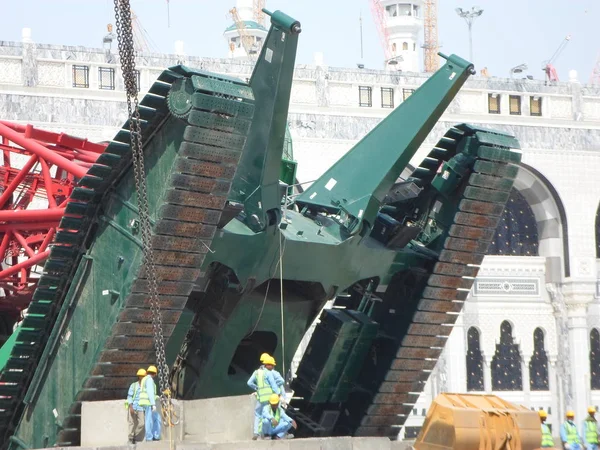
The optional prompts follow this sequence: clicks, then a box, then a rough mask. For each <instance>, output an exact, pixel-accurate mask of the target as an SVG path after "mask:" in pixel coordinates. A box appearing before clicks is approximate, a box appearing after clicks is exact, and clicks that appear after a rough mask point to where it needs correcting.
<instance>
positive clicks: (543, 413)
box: [538, 409, 548, 417]
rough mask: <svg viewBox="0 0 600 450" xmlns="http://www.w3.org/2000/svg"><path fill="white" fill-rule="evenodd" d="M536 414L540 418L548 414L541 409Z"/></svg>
mask: <svg viewBox="0 0 600 450" xmlns="http://www.w3.org/2000/svg"><path fill="white" fill-rule="evenodd" d="M538 414H539V415H540V417H548V413H547V412H546V411H544V410H543V409H540V410H539V411H538Z"/></svg>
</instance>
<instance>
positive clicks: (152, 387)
mask: <svg viewBox="0 0 600 450" xmlns="http://www.w3.org/2000/svg"><path fill="white" fill-rule="evenodd" d="M144 383H145V387H146V392H147V393H148V398H149V400H150V406H146V408H145V410H144V422H145V425H146V440H147V441H152V440H153V439H160V414H159V412H158V409H157V410H156V411H152V408H153V407H156V384H155V383H154V378H152V377H151V376H149V375H148V376H146V378H145V379H144ZM157 418H158V420H156V419H157ZM157 423H158V425H157Z"/></svg>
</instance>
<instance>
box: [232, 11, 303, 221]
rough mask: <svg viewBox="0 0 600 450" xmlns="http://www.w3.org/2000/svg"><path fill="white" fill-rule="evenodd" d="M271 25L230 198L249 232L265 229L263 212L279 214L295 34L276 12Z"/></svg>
mask: <svg viewBox="0 0 600 450" xmlns="http://www.w3.org/2000/svg"><path fill="white" fill-rule="evenodd" d="M269 14H271V13H269ZM271 22H272V27H271V29H270V31H269V34H268V35H267V38H266V40H265V43H264V45H263V48H262V51H261V53H260V56H259V59H258V63H257V64H256V66H255V67H254V71H253V73H252V76H251V78H250V86H251V87H252V91H253V92H254V96H255V98H256V104H255V108H256V115H257V117H260V118H261V120H255V121H254V122H253V123H252V126H251V127H250V135H249V137H248V142H247V144H246V147H245V148H244V153H243V154H242V158H241V160H240V165H239V168H238V171H237V174H236V177H235V179H234V183H233V187H232V193H231V194H230V199H231V200H233V201H236V202H239V203H242V204H243V205H244V213H245V216H246V220H245V223H246V224H247V225H248V226H250V227H251V228H252V230H254V231H261V230H264V229H265V227H266V226H267V224H268V223H269V221H270V220H271V219H270V218H269V217H268V216H267V215H268V214H276V215H280V213H279V208H280V205H281V195H280V194H281V192H280V188H279V179H280V175H281V171H282V169H281V165H282V162H281V160H282V153H283V148H284V138H285V133H286V128H287V114H288V108H289V103H290V93H291V87H292V78H293V74H294V62H295V60H296V48H297V46H298V35H299V33H300V31H301V28H300V24H299V22H298V21H296V20H294V19H292V18H291V17H289V16H287V15H286V14H283V13H281V12H280V11H276V12H275V13H272V15H271ZM286 172H287V171H286ZM284 175H285V174H284ZM290 184H291V183H290Z"/></svg>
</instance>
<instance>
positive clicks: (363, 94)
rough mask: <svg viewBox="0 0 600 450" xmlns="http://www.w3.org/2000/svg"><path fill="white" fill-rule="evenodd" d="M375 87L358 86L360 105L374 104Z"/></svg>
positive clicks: (369, 105)
mask: <svg viewBox="0 0 600 450" xmlns="http://www.w3.org/2000/svg"><path fill="white" fill-rule="evenodd" d="M372 93H373V89H372V88H371V87H370V86H359V87H358V105H359V106H368V107H371V106H373V99H372Z"/></svg>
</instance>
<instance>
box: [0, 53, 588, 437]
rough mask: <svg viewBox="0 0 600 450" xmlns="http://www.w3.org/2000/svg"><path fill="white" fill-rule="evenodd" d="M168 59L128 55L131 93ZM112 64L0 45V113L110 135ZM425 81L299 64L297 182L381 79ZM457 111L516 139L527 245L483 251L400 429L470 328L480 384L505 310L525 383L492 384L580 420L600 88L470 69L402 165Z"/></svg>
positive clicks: (358, 134) (362, 117) (433, 388)
mask: <svg viewBox="0 0 600 450" xmlns="http://www.w3.org/2000/svg"><path fill="white" fill-rule="evenodd" d="M180 59H181V58H179V57H177V56H176V55H157V54H148V55H141V56H140V57H138V61H137V63H138V69H139V70H140V84H141V90H142V91H145V90H146V89H148V87H149V86H150V84H151V83H152V82H153V80H154V79H155V78H156V77H157V76H158V74H159V73H160V71H161V70H162V68H164V67H169V66H171V65H174V64H177V62H178V61H179V60H180ZM117 62H118V58H117V57H116V56H115V55H114V54H111V53H107V52H105V51H104V50H99V49H86V48H80V47H61V46H49V45H36V44H22V43H13V42H0V119H3V120H11V121H18V122H22V123H32V124H34V125H35V126H39V127H42V128H46V129H49V130H60V131H64V132H67V133H70V134H74V135H78V136H83V137H87V138H89V139H90V140H106V139H110V138H111V137H112V136H113V135H114V133H115V131H116V130H117V128H118V127H119V126H120V125H121V124H122V123H123V122H124V121H125V118H126V108H125V104H124V93H123V82H122V79H121V77H120V75H119V72H120V69H119V67H118V65H117ZM186 64H187V65H189V66H191V67H195V68H201V69H205V70H209V71H213V72H217V73H221V74H227V75H232V76H237V77H239V78H242V79H246V78H248V77H249V75H250V73H251V69H252V66H251V63H250V62H248V61H243V60H237V59H231V60H224V59H208V58H197V57H192V56H189V57H186ZM73 65H81V66H87V67H88V71H89V80H88V82H89V87H87V88H78V87H73ZM100 68H107V69H114V71H115V74H116V76H115V83H114V89H99V76H98V74H99V69H100ZM426 79H427V76H426V75H425V74H411V75H406V74H403V73H401V72H386V71H375V70H368V69H340V68H330V67H326V66H322V65H319V66H311V65H298V66H297V67H296V71H295V83H294V86H293V92H292V103H291V106H290V112H289V117H288V121H289V124H290V130H291V134H292V137H293V139H294V155H295V157H296V159H297V160H298V163H299V170H298V179H299V181H300V182H303V183H306V182H310V181H312V180H314V179H315V178H317V177H319V176H320V175H321V174H322V173H323V172H324V171H325V169H326V168H328V167H329V166H330V165H331V164H332V163H333V162H335V161H336V160H337V159H338V158H339V157H341V156H342V155H343V154H344V153H345V152H347V151H348V150H349V149H350V148H351V147H352V145H353V144H354V143H356V142H357V141H358V140H359V139H361V138H362V137H363V136H364V135H365V134H366V133H367V132H369V131H370V130H371V129H372V128H373V127H374V126H375V125H377V124H378V123H379V121H380V120H381V119H383V118H384V117H385V116H386V115H387V114H388V113H389V112H390V111H391V109H390V108H384V107H382V98H383V96H382V91H381V89H382V88H385V89H391V90H392V92H393V94H392V95H393V106H394V107H395V106H398V105H399V104H401V103H402V101H403V99H404V98H405V97H406V96H408V95H410V92H411V90H413V89H416V88H418V87H419V86H420V85H421V84H422V83H423V82H425V81H426ZM360 87H363V88H369V89H370V91H369V92H370V105H365V106H362V107H361V106H359V88H360ZM386 93H389V91H386ZM494 95H495V96H496V97H493V96H494ZM497 96H500V98H499V103H498V104H499V113H498V114H496V113H490V98H497ZM510 96H518V97H519V98H520V101H519V102H520V103H519V105H520V109H519V114H516V113H515V111H512V112H513V113H512V114H511V109H510V108H511V103H510V101H509V100H510ZM540 99H541V100H540ZM388 100H389V98H388ZM536 108H537V109H536ZM534 113H535V114H538V113H539V114H540V115H534ZM461 122H469V123H473V124H475V125H479V126H483V127H490V128H496V129H499V130H502V131H506V132H510V133H513V134H514V135H515V136H517V138H518V139H519V141H520V142H521V145H522V150H523V168H522V170H521V171H520V172H519V176H518V179H517V181H516V184H515V187H516V189H518V191H519V192H520V193H521V194H522V196H523V197H524V198H525V199H526V200H527V203H528V205H529V206H530V207H531V211H532V214H533V215H534V217H535V227H536V228H537V235H538V250H537V254H538V256H488V257H486V259H485V260H484V263H483V266H482V269H481V271H480V273H479V276H478V278H477V279H476V281H475V286H474V288H473V290H472V292H471V295H470V297H469V299H468V301H467V302H466V304H465V308H464V311H463V312H462V313H461V315H460V317H459V318H458V321H457V323H456V326H455V327H454V330H453V332H452V333H451V335H450V337H449V339H448V343H447V345H446V348H445V350H444V353H443V356H442V359H441V360H440V361H439V363H438V365H437V367H436V368H435V369H434V370H433V372H432V376H431V377H430V380H429V382H428V383H427V385H426V387H425V392H424V393H423V395H422V396H421V398H420V400H419V403H418V404H417V406H416V407H415V410H414V413H413V414H412V415H411V416H410V417H409V419H408V422H407V427H406V428H405V432H406V433H407V435H411V433H414V432H415V430H416V429H418V427H419V426H420V424H421V423H422V420H423V416H424V414H425V413H426V410H427V407H428V405H429V404H430V402H431V400H432V398H434V397H435V395H437V394H438V393H439V392H442V391H445V390H448V391H455V392H464V391H466V387H467V363H466V349H467V335H468V330H469V329H470V328H471V327H475V328H476V329H477V330H478V332H479V339H480V351H481V354H482V356H483V366H484V367H483V376H484V388H485V390H486V391H488V392H489V391H491V386H492V383H491V364H492V360H493V357H494V354H495V351H496V344H498V343H499V340H500V329H501V324H502V323H503V322H505V321H506V322H508V323H509V324H510V326H511V329H512V337H513V338H514V341H513V342H514V343H515V344H517V345H518V348H519V352H520V353H519V358H520V362H519V363H520V364H522V370H521V373H522V382H523V388H522V390H519V391H501V392H499V394H500V395H501V396H502V397H504V398H506V399H507V400H509V401H515V402H517V403H521V404H524V405H526V406H528V407H531V408H534V409H538V408H543V409H545V410H547V411H549V412H550V414H549V416H550V421H551V422H552V423H553V424H554V425H555V429H556V428H557V427H556V424H558V423H559V422H560V420H561V418H562V415H563V414H564V412H565V410H566V409H567V408H573V409H575V411H576V413H577V415H578V416H579V417H582V416H583V414H584V413H585V410H586V408H587V406H588V405H590V404H592V405H600V390H592V389H591V388H590V386H591V380H590V377H591V373H590V362H589V354H590V331H591V330H592V329H593V328H599V327H600V302H599V301H598V296H599V292H598V289H599V288H598V286H599V284H598V270H599V267H600V266H598V264H597V260H596V255H597V251H596V248H597V246H596V241H595V226H596V213H597V210H598V203H599V201H600V184H599V183H598V181H597V177H598V167H600V89H599V88H597V87H591V86H582V85H580V84H579V83H577V82H568V83H557V84H554V85H551V86H546V85H545V84H544V82H542V81H535V80H508V79H500V78H490V79H486V78H481V77H473V78H472V79H471V80H469V81H468V82H467V84H466V85H465V86H464V88H463V90H462V91H461V92H460V93H459V95H458V96H457V98H456V99H455V100H454V101H453V102H452V104H451V105H450V107H449V109H448V111H447V112H446V114H445V115H444V116H443V117H442V120H441V121H440V123H438V124H437V125H436V126H435V128H434V130H433V131H432V133H431V134H430V136H428V138H427V140H426V142H425V144H424V145H423V148H421V149H420V150H419V152H418V154H417V155H416V156H415V158H413V160H412V161H411V163H412V165H413V166H416V165H417V164H418V163H419V162H420V160H421V159H422V158H423V156H424V155H425V154H426V153H427V152H428V151H429V149H430V148H431V146H432V145H434V143H435V142H436V141H437V140H438V139H439V138H440V137H441V136H442V135H443V134H444V132H445V131H446V130H447V129H448V128H449V127H450V126H452V125H453V124H456V123H461ZM538 328H539V329H541V330H542V332H543V338H544V341H543V345H544V351H545V354H546V355H547V358H548V367H547V370H548V379H549V390H538V391H535V390H531V389H530V379H529V376H530V375H529V374H530V371H529V363H530V362H531V361H532V355H533V354H534V351H535V348H534V338H533V337H534V332H535V330H536V329H538ZM538 334H539V332H538Z"/></svg>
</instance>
